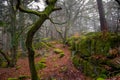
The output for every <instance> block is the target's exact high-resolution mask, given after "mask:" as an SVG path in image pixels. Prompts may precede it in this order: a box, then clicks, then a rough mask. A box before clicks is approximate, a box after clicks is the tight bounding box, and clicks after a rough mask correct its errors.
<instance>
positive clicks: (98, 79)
mask: <svg viewBox="0 0 120 80" xmlns="http://www.w3.org/2000/svg"><path fill="white" fill-rule="evenodd" d="M96 80H105V79H104V78H97V79H96Z"/></svg>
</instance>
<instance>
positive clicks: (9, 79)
mask: <svg viewBox="0 0 120 80" xmlns="http://www.w3.org/2000/svg"><path fill="white" fill-rule="evenodd" d="M7 80H19V79H18V78H8V79H7Z"/></svg>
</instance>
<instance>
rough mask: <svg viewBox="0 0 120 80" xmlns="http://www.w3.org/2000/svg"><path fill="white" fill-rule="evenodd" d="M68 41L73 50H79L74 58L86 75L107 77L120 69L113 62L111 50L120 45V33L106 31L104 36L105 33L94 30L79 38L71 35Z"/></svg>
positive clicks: (77, 66) (74, 62) (76, 65)
mask: <svg viewBox="0 0 120 80" xmlns="http://www.w3.org/2000/svg"><path fill="white" fill-rule="evenodd" d="M67 43H68V45H69V47H70V48H71V50H72V51H75V52H77V54H75V56H74V57H73V59H72V60H73V64H74V66H75V67H76V68H78V69H81V71H82V72H83V73H84V74H85V75H87V76H90V77H93V78H96V77H101V78H107V77H109V76H108V75H107V74H109V73H111V71H115V72H116V69H119V67H117V66H116V65H113V64H112V61H111V58H110V57H111V54H110V53H109V51H110V50H111V49H114V48H115V49H116V48H117V47H118V46H119V45H120V35H116V34H114V33H106V34H105V35H104V36H103V33H100V32H96V33H94V32H92V33H88V34H86V35H83V36H80V37H77V38H76V37H71V38H69V39H68V42H67ZM115 57H116V56H114V58H115ZM113 61H114V60H113ZM114 62H115V61H114ZM119 70H120V69H119Z"/></svg>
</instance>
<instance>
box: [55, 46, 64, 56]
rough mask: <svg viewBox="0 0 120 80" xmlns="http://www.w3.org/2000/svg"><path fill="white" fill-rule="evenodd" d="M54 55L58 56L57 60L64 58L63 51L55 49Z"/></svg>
mask: <svg viewBox="0 0 120 80" xmlns="http://www.w3.org/2000/svg"><path fill="white" fill-rule="evenodd" d="M53 51H54V52H55V53H56V54H59V58H62V57H64V55H65V54H64V52H63V50H61V49H58V48H56V49H54V50H53Z"/></svg>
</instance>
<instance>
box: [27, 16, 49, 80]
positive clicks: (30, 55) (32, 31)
mask: <svg viewBox="0 0 120 80" xmlns="http://www.w3.org/2000/svg"><path fill="white" fill-rule="evenodd" d="M46 19H47V17H46V16H42V17H40V19H39V20H38V21H37V22H36V23H35V24H34V25H33V27H32V28H31V29H30V30H29V31H28V34H27V39H26V47H27V49H28V59H29V67H30V72H31V78H32V80H38V75H37V71H36V69H35V61H34V54H35V52H34V50H33V47H32V40H33V37H34V34H35V32H36V31H37V30H38V29H39V28H40V27H41V25H42V24H43V22H44V21H45V20H46Z"/></svg>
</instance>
